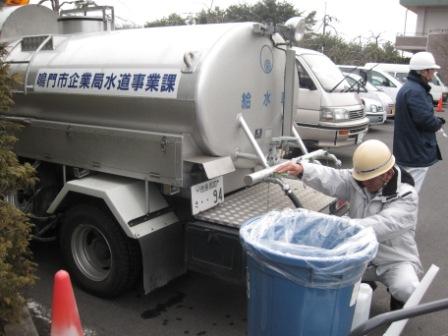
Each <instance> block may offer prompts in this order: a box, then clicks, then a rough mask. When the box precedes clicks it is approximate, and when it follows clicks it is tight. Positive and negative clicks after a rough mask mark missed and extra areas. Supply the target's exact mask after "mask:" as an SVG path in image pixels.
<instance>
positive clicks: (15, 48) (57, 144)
mask: <svg viewBox="0 0 448 336" xmlns="http://www.w3.org/2000/svg"><path fill="white" fill-rule="evenodd" d="M90 9H96V10H99V11H100V12H101V13H102V15H101V16H100V17H92V16H89V17H85V16H79V15H78V16H77V15H74V14H76V13H72V11H66V12H64V11H63V12H61V15H56V14H55V13H53V12H52V11H50V10H49V9H47V8H45V7H41V6H37V5H28V6H23V7H15V8H14V9H3V10H2V13H1V15H0V21H1V22H0V24H1V35H0V38H1V40H2V41H3V42H4V43H6V47H7V56H6V59H5V62H6V63H8V64H9V71H10V73H11V74H14V75H15V76H16V77H19V78H20V82H19V83H18V84H17V86H16V87H15V88H14V95H13V99H14V101H15V105H14V106H13V107H12V109H11V110H10V111H8V112H3V113H2V115H1V117H2V118H3V119H4V120H9V121H15V122H19V123H21V124H22V125H24V127H23V130H22V131H21V132H20V134H18V137H19V141H18V143H17V145H16V152H17V154H18V155H19V157H20V158H21V160H23V161H26V162H30V163H31V164H33V165H34V167H35V168H36V170H37V175H38V177H39V182H38V184H37V185H36V187H35V188H34V189H33V190H26V191H22V192H20V193H18V194H17V195H13V196H11V201H13V202H15V203H16V204H17V206H19V207H20V208H22V209H23V210H25V211H26V212H27V213H29V214H30V217H31V218H32V220H33V221H34V223H35V232H34V237H35V238H36V239H37V240H41V241H48V240H55V239H57V240H58V241H59V244H60V249H61V254H62V256H63V259H64V261H65V264H66V267H67V268H68V270H69V272H70V274H71V276H72V278H73V279H74V280H75V281H76V282H77V283H78V284H79V285H80V286H81V287H82V288H84V289H85V290H87V291H89V292H92V293H94V294H96V295H100V296H105V297H111V296H115V295H118V294H120V293H122V292H123V291H125V290H126V289H128V288H129V287H131V286H133V285H134V284H135V282H136V281H137V280H138V279H142V283H143V288H144V291H145V292H150V291H151V290H153V289H155V288H158V287H160V286H163V285H164V284H166V283H167V282H168V281H170V280H171V279H173V278H175V277H177V276H179V275H181V274H183V273H184V272H186V270H187V269H192V270H196V271H202V272H206V273H208V274H211V275H215V276H218V277H220V278H223V279H229V280H231V279H233V280H235V279H236V280H235V281H240V280H241V279H243V278H244V257H243V256H242V253H241V246H240V243H239V240H238V229H239V227H240V225H241V224H242V223H243V222H244V221H246V220H247V219H249V218H251V217H253V216H255V215H258V214H260V213H262V212H264V211H267V210H269V209H271V208H274V207H276V208H279V207H288V206H289V207H291V206H292V203H291V201H290V200H289V199H288V198H287V197H285V196H284V193H283V191H282V189H281V188H279V187H278V186H276V185H270V184H267V183H256V184H255V185H254V186H251V187H247V186H246V185H245V184H244V177H245V176H247V175H249V174H251V173H254V172H256V171H257V170H260V169H264V168H267V167H269V166H272V165H274V164H278V162H279V160H280V159H281V156H282V153H283V152H284V151H285V146H287V144H288V142H290V141H291V140H292V141H297V143H299V145H300V146H301V148H302V149H303V151H305V152H306V148H304V147H303V143H301V141H300V137H299V136H298V134H297V132H296V131H295V129H294V127H293V126H292V125H293V121H292V118H293V117H292V116H293V115H294V113H293V111H294V104H295V103H294V101H295V97H294V92H295V91H297V90H296V88H297V72H296V71H295V63H294V53H292V57H290V56H288V55H291V52H290V51H289V50H288V47H287V45H286V44H285V41H284V40H283V39H282V38H281V37H280V35H279V34H278V33H276V32H275V31H274V30H273V29H272V27H271V26H266V25H262V24H257V23H232V24H212V25H189V26H178V27H162V28H150V29H129V30H113V29H111V26H113V24H112V25H111V22H110V18H111V15H109V14H108V13H109V12H108V11H109V10H111V8H110V7H107V6H106V7H95V8H89V12H90ZM83 12H87V10H86V9H84V10H83ZM112 14H113V11H112ZM112 17H113V16H112ZM30 18H32V25H30ZM291 60H292V61H291ZM285 67H286V71H285ZM288 67H289V68H288ZM289 74H290V75H289ZM246 181H247V179H246ZM252 182H254V181H253V180H251V183H252ZM291 183H292V184H291V185H290V186H291V190H292V191H293V192H294V193H295V194H296V195H298V197H299V199H300V201H301V203H302V205H303V206H304V207H306V208H310V209H313V210H316V211H327V212H328V211H330V210H329V209H330V208H331V207H333V206H334V203H335V200H334V199H331V198H328V197H326V196H324V195H322V194H320V193H317V192H316V191H314V190H313V189H311V188H306V189H305V188H304V187H303V185H302V184H301V183H300V182H299V181H295V182H291Z"/></svg>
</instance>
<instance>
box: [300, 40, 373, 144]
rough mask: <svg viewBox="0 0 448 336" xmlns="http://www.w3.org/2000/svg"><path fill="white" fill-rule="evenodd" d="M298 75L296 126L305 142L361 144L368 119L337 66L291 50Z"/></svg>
mask: <svg viewBox="0 0 448 336" xmlns="http://www.w3.org/2000/svg"><path fill="white" fill-rule="evenodd" d="M293 49H294V50H295V52H296V64H297V70H298V73H299V94H298V102H297V104H298V106H297V114H296V119H295V121H296V125H297V127H298V130H299V133H300V136H301V137H302V139H303V140H304V141H305V142H307V143H312V144H314V145H317V146H319V147H339V146H346V145H353V144H358V143H360V142H362V140H363V138H364V136H365V134H366V133H367V130H368V124H369V119H368V118H367V117H366V115H365V112H364V106H363V104H362V102H361V100H360V99H359V97H358V96H357V95H356V94H355V93H354V92H348V91H347V90H348V88H349V84H348V83H347V81H346V80H345V79H344V76H343V75H342V72H341V71H340V70H339V69H338V67H337V66H336V65H335V64H334V63H333V62H332V61H331V60H330V59H329V58H328V57H327V56H325V55H324V54H322V53H320V52H317V51H314V50H309V49H303V48H293Z"/></svg>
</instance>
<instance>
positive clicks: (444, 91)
mask: <svg viewBox="0 0 448 336" xmlns="http://www.w3.org/2000/svg"><path fill="white" fill-rule="evenodd" d="M365 67H368V68H373V67H374V68H375V69H378V70H382V71H385V72H387V73H388V74H390V75H392V76H394V77H395V78H396V79H398V80H399V81H400V82H401V83H404V82H405V81H406V79H407V76H408V73H409V65H408V64H394V63H366V65H365ZM429 85H430V86H431V91H430V93H431V96H432V100H433V102H434V104H436V103H437V102H438V101H439V99H440V98H442V100H443V101H444V102H446V101H447V98H448V88H447V87H446V86H445V84H443V82H442V80H441V79H440V77H439V76H438V75H437V74H436V75H435V76H434V78H433V79H432V81H431V82H430V83H429Z"/></svg>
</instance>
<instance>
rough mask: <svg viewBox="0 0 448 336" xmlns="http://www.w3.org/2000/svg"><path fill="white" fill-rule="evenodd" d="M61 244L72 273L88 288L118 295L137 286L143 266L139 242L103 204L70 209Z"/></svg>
mask: <svg viewBox="0 0 448 336" xmlns="http://www.w3.org/2000/svg"><path fill="white" fill-rule="evenodd" d="M60 244H61V251H62V254H63V257H64V260H65V263H66V265H67V267H68V271H69V273H70V274H71V276H72V278H73V279H74V280H75V281H76V282H77V283H78V284H79V286H80V287H82V288H83V289H84V290H86V291H88V292H90V293H92V294H95V295H97V296H101V297H115V296H118V295H119V294H121V293H123V292H124V291H125V290H126V289H129V288H131V287H133V286H134V285H135V281H136V280H137V277H138V275H139V274H140V267H141V263H140V250H139V246H138V243H137V241H134V240H131V239H129V238H128V237H126V236H125V234H124V233H123V232H122V229H121V228H120V226H119V225H118V223H117V222H116V221H115V219H114V218H113V217H112V215H111V214H109V213H108V211H107V210H105V209H103V208H102V207H101V206H95V205H90V204H81V205H77V206H75V207H73V208H71V209H70V210H68V212H67V213H66V216H65V220H64V221H63V225H62V228H61V231H60Z"/></svg>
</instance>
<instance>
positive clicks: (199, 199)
mask: <svg viewBox="0 0 448 336" xmlns="http://www.w3.org/2000/svg"><path fill="white" fill-rule="evenodd" d="M222 181H223V179H222V176H219V177H216V178H214V179H213V180H209V181H205V182H202V183H199V184H196V185H194V186H192V187H191V211H192V213H193V215H196V214H198V213H200V212H202V211H205V210H207V209H210V208H213V207H214V206H215V205H218V204H219V203H222V202H223V201H224V188H223V182H222Z"/></svg>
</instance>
